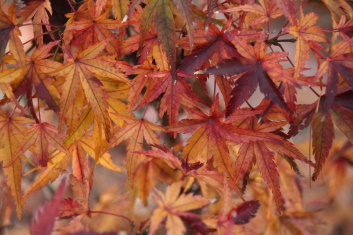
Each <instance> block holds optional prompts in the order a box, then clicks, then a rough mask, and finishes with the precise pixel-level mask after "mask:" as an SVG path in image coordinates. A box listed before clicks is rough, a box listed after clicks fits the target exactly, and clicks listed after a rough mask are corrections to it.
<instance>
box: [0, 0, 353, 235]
mask: <svg viewBox="0 0 353 235" xmlns="http://www.w3.org/2000/svg"><path fill="white" fill-rule="evenodd" d="M323 3H324V4H325V5H326V7H327V8H328V9H329V10H330V12H331V16H332V28H331V29H328V30H323V29H322V28H320V27H319V26H317V25H316V24H317V21H318V20H319V16H318V15H316V14H315V13H313V12H309V13H304V10H305V8H304V7H303V3H302V2H301V1H299V0H298V1H294V0H259V1H254V0H226V1H217V0H208V1H192V0H134V1H129V0H96V1H94V0H84V1H82V2H80V3H76V2H75V1H70V0H67V2H65V4H67V6H68V9H69V10H68V11H66V12H65V11H63V10H62V8H60V9H59V8H58V9H55V8H54V7H58V3H57V2H56V1H54V0H53V1H49V0H30V1H26V6H25V7H23V8H19V7H18V6H17V5H16V4H15V3H13V4H5V1H4V0H2V1H1V9H0V32H1V36H0V37H1V38H0V58H1V67H0V88H1V90H2V92H3V94H4V97H3V99H2V100H1V101H0V105H1V109H0V143H1V146H0V161H1V162H2V166H3V168H2V171H3V173H4V175H5V176H6V177H7V182H8V185H9V186H10V189H11V194H12V196H13V198H14V201H15V205H16V211H17V216H18V217H19V218H21V215H22V208H23V206H24V205H25V202H24V201H25V199H26V198H28V196H29V195H31V194H32V193H33V192H35V191H37V190H39V189H40V188H42V187H44V186H46V185H48V184H49V183H50V182H53V181H55V180H56V179H57V178H58V177H59V176H60V175H67V176H68V177H69V178H70V180H69V184H70V186H71V191H72V195H73V197H72V198H65V199H62V198H63V197H64V188H65V183H63V184H62V186H61V187H60V189H59V190H58V193H57V194H56V196H54V197H53V199H52V201H51V204H50V205H51V206H50V205H49V206H48V205H46V206H44V210H49V209H48V208H49V207H52V208H55V210H54V209H53V210H51V214H50V215H51V216H50V215H48V217H43V216H40V214H41V212H38V213H39V215H38V216H39V219H38V220H35V221H34V222H33V223H32V227H31V230H32V233H33V234H36V231H37V230H38V229H39V227H45V226H46V225H47V229H48V232H47V234H50V232H51V230H52V228H53V223H54V220H53V218H55V217H56V216H57V217H60V218H72V220H71V221H70V222H69V223H71V224H70V226H71V227H70V226H66V229H64V230H62V231H69V228H73V227H75V226H72V224H73V223H77V224H78V223H84V222H83V220H84V218H85V217H87V218H89V217H92V214H95V213H98V212H97V211H94V210H92V209H91V205H90V202H89V195H90V191H91V189H92V179H93V176H94V174H93V172H94V170H95V168H96V166H97V165H98V164H100V165H102V166H103V167H105V168H107V169H109V170H112V171H117V172H121V171H122V170H126V172H127V182H126V183H127V184H128V185H129V187H128V189H126V190H127V192H130V193H131V194H132V195H134V197H135V200H141V201H142V202H143V204H144V205H145V206H147V205H148V204H149V203H150V204H151V200H149V199H150V195H152V198H153V201H154V202H155V206H154V208H153V209H152V211H151V214H150V217H149V219H147V220H145V221H137V220H136V221H134V220H132V219H130V218H134V217H137V215H136V214H137V213H138V211H137V210H135V211H134V210H131V209H130V210H128V211H129V213H130V214H127V215H126V216H125V215H116V214H115V215H116V216H118V217H119V218H120V219H121V220H124V219H125V220H126V221H128V222H129V223H130V224H131V225H132V224H136V223H138V226H137V227H136V229H137V230H138V231H139V232H140V233H144V232H146V231H149V234H154V233H155V232H156V231H157V229H159V228H160V227H165V229H166V230H167V231H168V233H170V234H172V233H173V234H183V233H184V232H185V231H186V230H187V229H188V230H191V231H196V232H199V233H201V234H208V233H210V232H212V231H218V233H219V234H230V233H231V232H233V233H237V232H241V231H243V232H244V231H247V232H253V231H251V230H250V229H249V228H247V227H246V225H244V224H246V223H248V222H249V221H250V219H251V218H253V217H254V216H255V213H256V212H257V210H258V209H259V207H260V203H259V201H260V202H261V207H260V208H263V209H262V210H263V211H262V212H263V213H264V214H267V216H265V217H266V218H265V220H271V223H268V224H269V225H271V226H272V227H271V228H267V231H273V232H274V233H276V232H278V231H276V228H277V229H278V228H280V227H281V226H278V225H277V226H275V225H274V224H275V223H277V224H281V225H283V226H284V227H286V229H288V230H290V231H302V230H304V229H305V226H304V227H303V226H298V225H297V220H298V218H299V217H300V218H311V219H312V217H313V213H308V212H306V213H304V211H305V207H304V205H303V202H302V199H301V198H302V197H301V186H300V184H298V183H297V182H298V175H296V173H297V174H299V176H300V172H299V169H298V166H297V164H296V161H301V162H303V163H305V164H307V165H309V167H313V168H314V173H313V175H312V176H311V177H312V180H316V179H317V178H318V177H319V175H320V173H321V171H322V168H323V165H324V163H325V160H326V159H327V158H328V156H329V152H330V149H331V147H332V145H333V140H334V133H335V129H334V124H335V125H336V127H337V128H338V129H339V130H340V131H341V132H342V133H343V134H344V135H345V136H346V138H347V139H348V141H350V142H353V90H352V89H353V52H352V49H353V39H352V38H351V36H352V28H353V10H352V8H351V7H350V5H349V4H348V3H347V2H346V1H344V0H339V1H330V0H323ZM303 8H304V9H303ZM215 16H217V17H215ZM218 16H221V17H218ZM65 17H66V18H65ZM62 18H64V20H61V21H60V20H58V19H62ZM219 18H222V20H220V19H219ZM276 18H282V19H285V24H284V25H283V28H281V30H280V31H279V33H273V32H272V31H271V30H273V29H272V28H271V27H270V23H271V22H272V21H273V20H274V19H276ZM324 20H327V19H324ZM25 25H33V31H34V38H33V40H32V43H33V48H32V49H31V50H30V51H25V50H24V44H23V42H21V40H20V38H19V37H20V35H21V32H20V28H21V27H22V26H25ZM325 33H326V34H325ZM288 36H289V38H288ZM289 43H290V44H292V43H295V55H294V61H293V62H292V61H291V59H290V58H289V53H288V52H287V51H286V50H285V48H286V46H283V45H285V44H289ZM7 46H8V49H6V47H7ZM310 55H314V57H315V61H316V65H315V66H317V67H316V68H311V69H313V70H317V72H316V74H315V75H311V76H308V75H305V73H304V71H305V70H307V69H308V68H306V67H305V66H306V62H307V61H308V60H309V59H310ZM286 65H291V66H289V67H285V66H286ZM211 79H214V82H213V84H212V82H210V80H211ZM210 85H211V87H212V89H211V90H212V91H211V92H210V91H209V90H208V88H209V87H210ZM257 88H259V91H260V92H261V94H263V100H262V101H261V102H260V104H258V105H257V106H256V107H253V106H252V105H251V104H250V103H249V102H248V100H249V99H250V97H251V96H253V94H254V93H255V91H256V89H257ZM304 88H308V90H307V92H312V93H314V94H315V95H316V96H317V99H316V101H315V102H314V103H311V104H300V103H298V102H297V90H298V89H304ZM217 90H219V93H218V92H216V91H217ZM317 91H320V92H317ZM151 110H157V112H158V114H159V117H158V118H157V120H153V121H152V120H151V119H148V114H149V113H150V111H151ZM48 116H50V117H51V118H48ZM309 126H310V128H311V129H312V154H313V156H314V161H311V159H310V158H308V156H304V155H303V154H302V153H301V152H300V151H299V150H298V149H297V147H296V146H295V145H294V144H293V143H292V142H291V140H290V139H291V138H292V137H294V136H296V135H298V133H300V132H301V131H302V130H303V129H305V128H306V127H309ZM284 127H286V128H287V127H289V128H287V129H286V128H284ZM184 134H188V135H184ZM184 137H185V138H187V140H185V138H184ZM118 145H124V146H126V165H123V166H117V165H116V164H115V163H114V161H113V159H112V155H111V154H110V152H109V151H110V150H111V149H113V148H115V147H116V146H118ZM87 156H90V157H91V158H92V160H90V159H88V158H87ZM113 157H114V156H113ZM24 162H26V165H23V164H24ZM278 165H280V168H279V167H278ZM288 166H290V167H292V168H293V169H294V171H292V170H290V169H289V168H290V167H288ZM23 169H26V171H27V172H26V173H25V174H26V175H27V174H32V175H37V177H36V180H34V182H32V184H31V185H30V186H29V187H28V188H27V189H26V192H25V193H24V194H23V192H22V189H21V183H22V178H23ZM279 169H280V170H279ZM292 172H296V173H292ZM122 174H123V173H122ZM262 179H263V181H264V183H263V182H262ZM159 182H163V183H165V184H167V185H168V187H166V189H164V190H163V187H162V186H160V185H163V184H159ZM280 185H282V187H280ZM155 186H160V187H159V189H157V188H155ZM283 191H285V192H286V193H283ZM192 192H194V193H195V194H199V195H193V194H192ZM244 192H248V194H249V195H247V196H244V195H243V194H244ZM271 195H272V196H271ZM250 199H253V200H252V201H247V202H243V203H242V200H243V201H244V200H250ZM215 201H217V202H215ZM269 202H270V203H269ZM272 202H273V203H272ZM121 203H126V202H124V201H122V202H121ZM130 206H131V207H132V206H133V205H132V204H131V205H130ZM45 208H47V209H45ZM275 210H276V211H277V212H274V211H275ZM101 213H108V212H101ZM134 213H135V214H134ZM300 213H301V214H300ZM268 214H271V216H268ZM40 218H42V219H40ZM47 220H50V222H48V223H47V222H46V221H47ZM273 221H277V222H273ZM91 225H92V223H91ZM186 225H187V226H186ZM87 226H88V225H87ZM75 228H77V226H76V227H75ZM92 228H93V225H92ZM41 231H43V230H41ZM70 232H71V233H72V232H73V231H70ZM92 234H93V233H92Z"/></svg>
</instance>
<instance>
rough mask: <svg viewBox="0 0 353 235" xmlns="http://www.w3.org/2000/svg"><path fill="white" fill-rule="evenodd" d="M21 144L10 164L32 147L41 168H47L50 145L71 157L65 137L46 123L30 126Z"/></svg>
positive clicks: (20, 140)
mask: <svg viewBox="0 0 353 235" xmlns="http://www.w3.org/2000/svg"><path fill="white" fill-rule="evenodd" d="M19 142H20V143H19V145H18V147H17V152H16V154H15V155H14V157H13V158H12V160H11V162H10V163H12V162H13V161H15V160H16V159H17V158H18V157H19V156H20V155H21V154H23V153H24V152H25V151H26V150H28V149H30V147H31V146H33V148H32V149H30V150H31V151H32V152H33V153H35V159H36V160H37V162H38V163H39V165H41V166H47V162H48V157H49V144H50V145H51V146H53V147H54V148H55V150H59V151H61V152H63V153H65V154H66V155H67V156H69V155H70V153H69V151H68V150H67V148H66V146H65V145H64V136H62V135H59V134H58V131H57V129H56V127H54V126H52V125H50V124H49V123H46V122H42V123H36V124H32V125H30V126H29V127H28V128H27V129H26V130H24V132H23V136H21V137H20V139H19Z"/></svg>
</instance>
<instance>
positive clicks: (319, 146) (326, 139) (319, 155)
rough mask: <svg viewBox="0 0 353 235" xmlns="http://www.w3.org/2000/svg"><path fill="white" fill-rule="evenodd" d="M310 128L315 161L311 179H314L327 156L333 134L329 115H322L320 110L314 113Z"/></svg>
mask: <svg viewBox="0 0 353 235" xmlns="http://www.w3.org/2000/svg"><path fill="white" fill-rule="evenodd" d="M312 128H313V134H312V138H313V153H314V158H315V162H316V167H315V171H314V173H313V175H312V179H313V180H314V181H315V180H316V179H317V177H318V175H319V173H320V172H321V169H322V165H323V164H324V162H325V160H326V158H327V157H328V154H329V151H330V149H331V146H332V142H333V138H334V136H335V135H334V134H335V133H334V129H333V123H332V119H331V115H330V114H328V115H326V116H324V115H323V113H321V112H318V113H316V114H315V115H314V118H313V122H312Z"/></svg>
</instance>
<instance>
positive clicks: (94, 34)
mask: <svg viewBox="0 0 353 235" xmlns="http://www.w3.org/2000/svg"><path fill="white" fill-rule="evenodd" d="M106 2H107V1H106V0H105V1H104V0H99V1H92V0H90V1H86V2H85V3H83V4H82V5H81V6H80V7H79V9H78V10H77V11H76V12H74V13H69V14H67V16H68V17H70V19H69V21H68V23H67V24H66V30H65V32H64V40H65V42H66V43H67V44H69V43H71V42H72V43H73V44H75V45H81V46H82V47H83V48H87V47H90V46H93V45H95V44H97V43H99V42H100V41H102V40H105V39H106V38H111V39H110V40H109V42H108V43H107V45H106V50H107V51H108V52H109V53H111V54H114V55H117V56H120V53H121V52H120V48H121V46H120V42H119V40H118V38H117V37H115V35H114V33H113V32H112V31H111V30H113V29H118V28H120V27H122V26H124V24H122V23H121V22H120V21H118V20H113V19H109V15H110V12H109V11H104V6H105V4H106ZM123 31H124V30H122V32H123Z"/></svg>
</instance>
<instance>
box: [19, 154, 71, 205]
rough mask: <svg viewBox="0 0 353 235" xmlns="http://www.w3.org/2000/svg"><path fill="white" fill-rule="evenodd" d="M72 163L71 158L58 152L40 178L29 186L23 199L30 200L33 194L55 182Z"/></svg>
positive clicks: (49, 161)
mask: <svg viewBox="0 0 353 235" xmlns="http://www.w3.org/2000/svg"><path fill="white" fill-rule="evenodd" d="M69 163H70V158H68V157H67V155H66V154H65V153H63V152H58V153H57V154H55V155H54V156H53V157H52V158H50V159H49V160H48V164H47V167H46V168H45V170H44V171H42V173H41V174H40V175H39V176H38V178H37V179H36V180H35V181H34V182H33V183H32V185H30V186H29V188H28V189H27V191H26V192H25V194H24V195H23V198H24V199H26V198H28V197H29V196H30V195H31V194H32V193H34V192H35V191H37V190H39V189H40V188H43V187H44V186H46V185H47V184H48V183H49V182H54V181H55V180H56V179H57V178H58V176H59V175H60V174H62V173H64V172H66V168H67V167H68V165H69Z"/></svg>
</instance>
